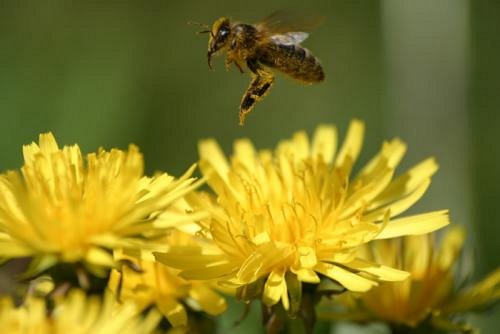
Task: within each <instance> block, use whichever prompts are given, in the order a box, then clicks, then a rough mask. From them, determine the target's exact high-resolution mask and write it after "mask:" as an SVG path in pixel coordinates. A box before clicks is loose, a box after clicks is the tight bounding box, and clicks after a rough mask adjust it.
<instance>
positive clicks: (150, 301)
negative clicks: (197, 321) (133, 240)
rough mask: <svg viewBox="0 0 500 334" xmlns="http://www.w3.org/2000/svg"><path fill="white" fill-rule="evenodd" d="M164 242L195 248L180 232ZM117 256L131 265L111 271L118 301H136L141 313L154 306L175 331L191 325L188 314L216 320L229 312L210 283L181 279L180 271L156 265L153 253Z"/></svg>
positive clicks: (111, 287) (112, 285)
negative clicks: (190, 245) (177, 328)
mask: <svg viewBox="0 0 500 334" xmlns="http://www.w3.org/2000/svg"><path fill="white" fill-rule="evenodd" d="M164 241H165V243H166V244H167V245H173V244H176V245H189V244H193V241H192V238H191V236H190V235H188V234H185V233H182V232H178V231H171V232H170V235H169V236H168V237H167V238H165V239H164ZM115 256H116V257H117V258H118V259H121V260H127V261H131V263H130V264H129V265H124V266H123V267H122V270H121V271H118V270H116V269H113V270H112V271H111V277H110V282H109V288H110V289H111V291H113V292H114V294H115V295H117V297H118V299H119V300H123V301H130V300H132V301H134V302H135V303H136V304H137V305H138V307H139V309H141V310H143V309H145V308H147V307H149V306H151V305H155V306H156V307H157V308H158V309H159V310H160V311H161V313H162V314H163V315H164V316H165V317H166V318H167V319H168V321H169V322H170V323H171V324H172V326H174V327H178V326H187V325H188V311H189V310H192V311H203V312H206V313H208V314H210V315H213V316H216V315H219V314H221V313H223V312H224V311H225V310H226V302H225V300H224V298H223V297H222V296H220V295H219V294H218V293H216V292H215V291H214V289H213V288H212V286H211V285H210V284H209V283H206V282H199V281H198V282H192V281H186V280H185V279H183V278H180V277H178V273H179V271H178V270H175V269H172V268H170V267H167V266H165V265H163V264H161V263H158V262H155V259H154V257H153V256H152V254H151V253H148V252H140V254H136V257H132V256H127V255H124V254H123V253H122V252H116V254H115ZM138 258H139V259H138Z"/></svg>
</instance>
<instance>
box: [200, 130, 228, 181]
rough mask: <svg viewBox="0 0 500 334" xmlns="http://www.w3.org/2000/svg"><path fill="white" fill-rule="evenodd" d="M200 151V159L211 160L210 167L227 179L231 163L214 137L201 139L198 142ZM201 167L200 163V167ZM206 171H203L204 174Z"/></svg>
mask: <svg viewBox="0 0 500 334" xmlns="http://www.w3.org/2000/svg"><path fill="white" fill-rule="evenodd" d="M198 152H199V155H200V160H205V161H207V162H209V163H210V167H212V168H213V169H214V170H215V171H216V172H217V174H219V176H220V177H221V178H223V179H224V180H225V181H227V173H228V171H229V164H228V162H227V159H226V156H225V155H224V152H223V151H222V149H221V148H220V146H219V144H217V142H216V141H215V140H213V139H205V140H201V141H200V142H199V144H198ZM201 167H202V166H201V165H200V168H201ZM202 170H203V169H202ZM205 172H206V171H203V174H205V175H207V174H206V173H205Z"/></svg>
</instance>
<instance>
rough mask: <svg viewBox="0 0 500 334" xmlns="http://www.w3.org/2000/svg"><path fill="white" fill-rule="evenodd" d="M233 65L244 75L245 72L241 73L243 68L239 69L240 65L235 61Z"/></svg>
mask: <svg viewBox="0 0 500 334" xmlns="http://www.w3.org/2000/svg"><path fill="white" fill-rule="evenodd" d="M234 64H235V65H236V67H237V68H238V70H240V73H242V74H243V73H245V71H243V68H242V67H241V65H240V63H238V62H237V61H235V62H234Z"/></svg>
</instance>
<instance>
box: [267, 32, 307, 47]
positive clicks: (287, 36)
mask: <svg viewBox="0 0 500 334" xmlns="http://www.w3.org/2000/svg"><path fill="white" fill-rule="evenodd" d="M307 36H309V34H308V33H307V32H302V31H294V32H287V33H284V34H274V35H271V36H270V37H269V38H270V39H271V40H272V41H273V42H275V43H276V44H282V45H295V44H300V43H301V42H303V41H304V40H305V39H306V38H307Z"/></svg>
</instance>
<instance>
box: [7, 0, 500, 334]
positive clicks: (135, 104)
mask: <svg viewBox="0 0 500 334" xmlns="http://www.w3.org/2000/svg"><path fill="white" fill-rule="evenodd" d="M426 3H427V4H428V6H427V7H424V8H425V11H429V12H432V11H434V10H438V9H439V8H437V7H438V5H435V2H433V1H427V2H426ZM461 3H462V4H463V5H464V6H465V8H466V10H467V11H468V12H467V20H468V21H467V22H466V26H467V29H468V30H467V31H465V35H466V36H465V37H466V38H467V40H468V41H469V42H468V43H467V47H468V48H469V49H468V50H464V53H465V54H466V55H467V61H468V63H467V64H466V68H465V69H464V71H466V72H467V73H469V74H468V75H467V78H466V79H467V80H468V82H465V83H464V87H467V92H466V96H465V97H464V96H463V94H462V93H463V92H461V91H460V90H458V91H457V92H458V93H457V95H449V94H448V95H443V96H442V99H441V101H440V104H439V106H446V105H449V102H453V101H461V100H462V99H463V100H464V104H465V103H466V104H467V105H466V106H465V107H464V108H466V117H464V120H463V121H461V120H460V122H462V123H463V124H462V128H463V129H464V131H462V130H460V131H461V132H460V133H456V129H455V128H450V127H446V121H445V120H446V117H454V114H453V113H451V114H447V115H445V116H442V115H441V118H440V110H441V109H440V108H436V110H433V109H429V110H428V111H429V112H430V116H429V113H423V114H420V113H416V114H412V115H411V118H408V117H407V116H406V115H404V114H401V112H402V111H400V110H394V108H393V107H394V105H395V104H394V103H393V101H392V102H391V99H392V100H393V99H394V97H391V91H390V89H391V87H392V86H391V84H393V82H392V81H391V80H393V79H394V78H393V77H394V73H392V74H391V72H390V71H388V70H387V68H388V67H390V66H388V63H389V62H390V60H391V59H389V58H388V57H387V50H386V48H385V46H384V41H386V39H387V36H385V35H384V32H383V28H382V27H383V20H384V19H387V18H386V17H384V15H382V13H381V12H382V11H381V7H382V5H387V4H390V2H384V1H381V2H379V1H361V0H353V1H348V0H334V1H327V0H324V1H319V0H317V1H298V0H291V1H284V0H279V1H274V2H273V3H272V5H271V4H270V3H269V1H263V0H255V1H252V2H239V1H219V0H212V1H208V2H204V1H203V2H202V1H175V2H174V1H165V0H164V1H161V0H152V1H131V0H130V1H118V0H114V1H99V0H89V1H75V0H49V1H23V2H20V1H15V0H1V1H0V42H1V43H0V45H1V49H0V113H1V116H2V119H1V122H0V152H1V153H0V154H1V155H0V157H1V160H0V169H1V170H6V169H13V168H18V167H19V166H20V164H21V161H22V155H21V147H22V145H23V144H26V143H29V142H31V141H34V140H37V136H38V134H39V133H40V132H45V131H53V132H54V133H55V135H56V136H57V138H58V140H59V142H60V143H65V144H70V143H75V142H77V143H79V144H80V146H81V147H82V148H83V150H84V151H86V152H88V151H91V150H95V149H96V148H98V147H100V146H103V147H106V148H110V147H115V146H116V147H122V148H124V147H126V146H127V145H128V144H129V143H131V142H133V143H136V144H138V145H139V147H140V148H141V150H142V152H143V153H144V155H145V160H146V167H147V169H148V172H153V171H155V170H165V171H167V172H169V173H172V174H174V175H179V174H180V173H181V172H182V171H183V170H185V169H186V168H187V167H188V166H189V165H190V164H192V163H193V162H194V161H195V160H196V158H197V150H196V145H197V141H198V140H199V139H200V138H204V137H216V138H217V140H218V141H219V142H220V143H222V145H223V146H224V148H225V149H226V150H229V149H230V145H231V142H232V141H233V140H234V139H235V138H238V137H242V136H248V137H251V138H252V140H253V141H254V142H255V143H256V144H257V145H258V146H259V147H272V146H274V145H275V143H276V142H277V141H278V140H279V139H280V138H287V137H289V136H290V135H291V134H292V133H293V132H294V131H296V130H298V129H306V130H308V131H311V130H312V129H313V128H314V127H315V126H316V125H317V124H318V123H336V124H337V125H338V126H339V128H340V130H341V133H342V134H343V133H344V131H345V129H346V126H347V123H348V120H349V119H351V118H354V117H358V118H362V119H363V120H365V121H366V123H367V137H366V145H365V149H364V151H363V152H364V155H363V156H364V157H368V156H370V155H371V154H373V153H374V151H375V150H376V149H378V147H379V145H380V143H381V142H382V140H383V139H384V138H389V137H391V136H394V135H397V136H401V137H402V138H403V139H405V140H407V141H408V143H409V146H410V152H411V153H409V155H410V159H409V162H408V163H409V164H413V163H415V162H416V161H418V160H419V159H421V158H423V157H425V156H427V155H429V154H435V155H436V156H437V158H438V160H439V161H442V164H441V170H440V172H439V174H438V175H437V181H436V185H434V184H433V188H435V189H433V188H431V193H434V196H433V195H432V194H431V195H430V198H429V200H428V201H427V202H425V205H426V207H428V209H437V208H441V207H449V208H450V209H451V211H452V217H453V210H454V206H455V207H457V210H458V211H459V212H460V210H461V208H462V207H463V206H465V207H470V208H471V210H470V211H472V212H470V213H469V212H468V213H467V214H459V216H458V219H457V222H459V223H463V224H467V225H468V226H470V227H472V229H473V230H474V234H475V242H476V247H475V248H474V249H475V256H476V258H477V260H478V267H477V274H478V277H479V276H480V275H483V274H485V273H486V272H488V271H490V270H492V269H493V268H494V267H496V266H498V264H499V262H498V256H497V255H498V253H499V251H500V248H499V243H498V242H497V240H496V236H497V235H499V234H500V214H499V213H498V211H496V210H495V209H496V205H497V202H498V200H499V198H500V179H499V177H500V176H499V175H500V174H499V173H498V171H499V170H500V151H499V149H498V147H497V143H498V142H499V140H500V135H499V132H498V128H499V126H500V111H499V110H500V94H498V91H499V89H500V79H499V78H500V62H499V59H500V39H498V33H499V25H498V20H499V19H500V6H499V3H498V2H495V1H486V0H485V1H477V2H473V1H470V2H467V1H465V0H464V1H461ZM440 5H442V3H441V2H440ZM279 8H291V9H294V8H297V9H298V10H300V11H303V12H305V13H307V15H323V16H325V17H326V20H325V23H324V24H323V25H322V26H321V27H320V28H318V29H317V30H315V31H313V32H312V34H311V36H310V38H309V39H308V40H307V41H306V42H305V43H304V45H305V46H306V47H307V48H309V49H310V50H311V51H312V52H313V54H315V55H316V56H318V57H319V58H320V59H321V61H322V63H323V65H324V67H325V72H326V76H327V79H326V81H325V82H324V83H322V84H320V85H313V86H303V85H301V84H299V83H296V82H293V81H292V80H287V79H285V78H284V77H283V76H280V77H279V78H278V80H277V82H276V85H275V86H274V87H273V89H272V91H271V93H270V94H269V96H267V97H266V98H265V100H264V101H263V102H261V103H260V104H258V105H257V107H256V109H255V110H254V112H253V113H252V114H250V116H249V118H248V121H247V125H246V126H245V127H244V128H241V127H239V126H238V124H237V118H238V105H239V102H240V98H241V95H242V94H243V91H244V89H245V88H246V87H247V85H248V82H249V77H248V75H241V74H239V73H238V71H236V70H233V71H231V72H226V71H225V70H224V66H223V62H222V59H221V58H219V59H217V60H216V62H215V68H216V70H215V71H209V70H208V68H207V64H206V59H205V54H206V43H207V41H206V36H203V35H202V36H197V35H195V31H196V28H195V27H191V26H188V25H187V24H186V23H187V21H190V20H194V21H199V22H203V23H211V22H212V21H213V20H215V19H216V18H218V17H219V16H222V15H228V16H230V17H232V18H234V19H237V20H242V21H246V22H250V23H251V22H255V21H258V20H259V19H260V18H262V17H263V16H265V15H267V14H268V13H270V12H272V11H273V10H275V9H279ZM425 11H424V12H423V13H416V14H415V15H422V17H424V18H425V17H426V12H425ZM444 22H446V21H444ZM421 26H422V29H424V28H425V29H427V30H425V31H426V32H427V34H428V35H425V36H424V37H425V38H430V43H429V45H431V44H432V45H433V47H432V48H434V47H435V48H436V49H437V50H439V48H442V49H443V48H447V47H448V46H447V45H448V44H446V43H443V42H444V40H439V39H438V38H437V37H436V38H435V39H433V38H434V37H433V36H434V35H433V26H432V25H429V24H428V22H426V21H425V20H423V21H422V24H421ZM432 48H431V47H429V50H424V52H423V53H422V57H423V58H424V59H425V61H428V62H429V63H430V64H437V65H440V64H443V63H451V64H453V62H454V59H453V57H445V58H443V59H435V56H434V55H435V53H433V51H434V50H431V49H432ZM427 51H429V52H427ZM452 53H453V52H452ZM444 54H449V53H444ZM425 57H428V58H425ZM431 68H432V67H431ZM402 70H403V71H404V68H403V69H402ZM388 73H389V74H391V75H389V74H388ZM431 74H432V73H431ZM436 75H441V76H443V75H444V76H449V78H450V79H449V80H448V81H447V82H449V87H447V88H449V89H450V91H453V88H454V86H453V85H454V84H455V81H454V77H453V75H452V74H450V73H447V72H446V71H442V72H439V73H438V74H436ZM425 85H426V83H416V84H415V90H416V91H418V90H419V89H421V88H422V91H424V89H423V88H425ZM433 89H434V88H433ZM436 89H437V92H438V94H439V89H440V87H436ZM420 97H421V98H422V95H420ZM420 102H421V103H420V105H421V106H422V107H424V108H425V107H426V103H425V102H426V100H425V96H423V100H422V101H420ZM451 105H453V103H452V104H451ZM391 108H393V109H391ZM431 108H432V106H431ZM393 115H399V116H398V117H393ZM443 115H444V114H443ZM443 119H444V120H443ZM395 120H397V121H395ZM426 122H427V123H428V124H429V125H433V126H432V127H430V129H427V128H421V127H420V124H422V123H424V124H425V123H426ZM413 124H417V125H418V127H413ZM408 129H410V130H408ZM405 131H412V133H411V134H408V136H407V135H406V132H405ZM426 131H434V134H432V133H431V134H429V133H426ZM454 136H460V137H463V138H465V140H464V142H465V143H466V145H465V146H466V147H462V146H459V145H457V143H456V142H454V140H452V139H451V138H455V137H454ZM436 137H437V138H440V140H439V145H440V146H439V149H437V150H436V151H433V149H432V148H433V147H435V146H436V145H437V144H438V143H436V141H435V138H436ZM418 147H424V149H423V151H422V150H420V151H419V150H418ZM436 147H437V146H436ZM416 148H417V149H416ZM412 150H413V151H412ZM448 152H451V153H450V154H453V153H452V152H457V155H458V158H459V159H461V160H459V161H460V162H459V163H460V164H463V165H464V166H468V168H467V171H468V174H467V175H466V177H465V178H463V177H461V176H460V175H458V176H457V177H455V178H451V179H450V178H448V179H447V178H446V175H455V174H453V172H454V170H455V169H456V167H457V165H456V161H457V160H447V158H448V156H447V154H448ZM403 167H404V166H403ZM440 177H442V178H443V181H441V183H440ZM451 183H453V187H452V188H450V184H451ZM449 189H454V190H455V189H466V190H467V189H471V190H472V193H471V194H469V195H467V196H462V195H461V194H460V191H451V193H450V191H449ZM447 191H448V193H450V194H448V193H447ZM469 220H470V221H469ZM0 278H1V280H2V281H5V280H6V278H5V276H4V277H2V276H1V275H0ZM7 282H8V281H7ZM240 312H241V310H240V309H239V308H238V307H234V308H232V310H231V313H229V314H228V315H227V316H226V317H225V318H224V319H223V320H222V322H221V327H222V328H225V329H224V330H222V332H225V331H227V329H229V328H232V322H233V321H234V320H236V319H237V318H238V316H239V313H240ZM255 313H256V314H255ZM496 315H497V316H496V317H495V314H491V315H490V317H489V318H490V321H489V325H490V326H492V327H488V328H495V327H494V326H498V325H500V317H499V316H498V315H499V313H498V311H497V313H496ZM258 319H259V314H258V312H253V313H252V314H251V316H250V318H248V319H247V320H246V321H244V322H243V325H246V327H243V328H248V329H247V331H248V333H252V332H254V331H253V330H252V326H255V324H256V322H257V321H258ZM319 327H320V328H321V327H322V326H319ZM318 331H319V330H318ZM321 331H322V332H325V331H327V329H325V327H324V326H323V329H322V330H321ZM241 332H242V333H243V330H241ZM483 332H484V333H488V332H489V331H488V329H486V327H485V329H484V330H483Z"/></svg>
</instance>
